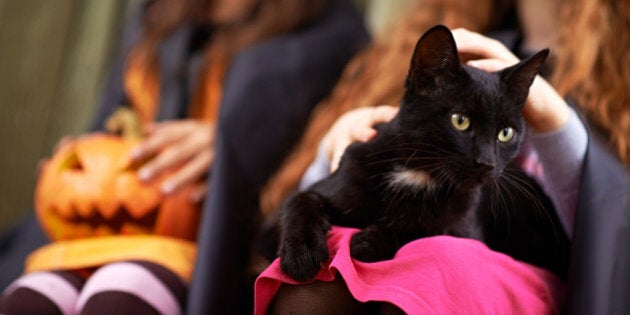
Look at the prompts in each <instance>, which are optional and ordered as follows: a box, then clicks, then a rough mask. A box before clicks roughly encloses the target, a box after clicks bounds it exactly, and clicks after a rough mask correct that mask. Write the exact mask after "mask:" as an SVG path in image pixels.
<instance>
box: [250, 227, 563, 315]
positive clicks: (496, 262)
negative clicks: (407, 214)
mask: <svg viewBox="0 0 630 315" xmlns="http://www.w3.org/2000/svg"><path fill="white" fill-rule="evenodd" d="M356 231H357V230H356V229H351V228H343V227H333V229H332V232H331V233H330V237H329V239H328V248H329V251H330V257H331V260H330V262H329V263H328V264H327V265H326V267H325V268H322V270H320V272H319V274H318V275H317V277H316V280H318V281H333V280H334V279H335V277H336V276H337V274H339V275H340V276H341V277H342V278H343V279H344V281H345V282H346V284H347V286H348V289H349V291H350V293H351V294H352V295H353V296H354V298H356V299H357V300H359V301H362V302H367V301H386V302H389V303H392V304H394V305H396V306H398V307H399V308H401V309H402V310H403V311H405V312H406V313H407V314H456V313H462V312H465V313H468V314H555V313H558V312H559V304H560V299H561V297H562V292H563V289H564V284H563V283H562V282H561V280H560V279H559V278H557V277H556V276H555V275H553V274H552V273H551V272H548V271H546V270H543V269H541V268H537V267H535V266H532V265H530V264H527V263H524V262H520V261H517V260H514V259H513V258H511V257H509V256H507V255H505V254H502V253H498V252H495V251H492V250H490V249H489V248H488V247H487V246H486V245H485V244H483V243H481V242H479V241H476V240H471V239H464V238H456V237H450V236H435V237H428V238H423V239H420V240H416V241H413V242H411V243H409V244H406V245H405V246H403V247H402V248H401V249H400V250H399V251H398V252H397V253H396V256H395V257H394V259H391V260H386V261H380V262H375V263H363V262H360V261H356V260H353V259H352V258H350V248H349V244H350V238H351V236H352V234H354V233H355V232H356ZM283 283H288V284H297V282H296V281H294V280H293V279H291V278H290V277H289V276H287V275H286V274H284V273H283V272H282V270H281V269H280V260H279V259H276V260H275V261H274V262H273V263H272V264H271V265H270V266H269V267H268V268H267V269H265V271H263V273H262V274H260V276H259V277H258V279H256V284H255V305H254V307H255V310H254V312H255V314H266V311H267V308H268V306H269V304H270V302H271V301H272V299H273V297H274V295H275V294H276V292H277V291H278V288H279V287H280V285H281V284H283Z"/></svg>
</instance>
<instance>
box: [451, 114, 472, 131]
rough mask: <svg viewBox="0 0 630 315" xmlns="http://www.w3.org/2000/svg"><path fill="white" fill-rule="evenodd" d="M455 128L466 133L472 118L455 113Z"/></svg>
mask: <svg viewBox="0 0 630 315" xmlns="http://www.w3.org/2000/svg"><path fill="white" fill-rule="evenodd" d="M451 123H452V124H453V127H455V129H457V130H459V131H465V130H466V129H468V127H470V118H469V117H468V116H466V115H464V114H460V113H454V114H453V115H451Z"/></svg>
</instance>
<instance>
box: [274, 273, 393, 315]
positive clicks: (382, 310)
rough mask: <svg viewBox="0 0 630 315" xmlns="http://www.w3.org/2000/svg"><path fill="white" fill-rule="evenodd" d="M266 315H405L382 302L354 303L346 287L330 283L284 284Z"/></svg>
mask: <svg viewBox="0 0 630 315" xmlns="http://www.w3.org/2000/svg"><path fill="white" fill-rule="evenodd" d="M268 313H269V314H331V315H333V314H392V315H393V314H404V312H403V311H402V310H401V309H399V308H398V307H396V306H394V305H393V304H390V303H385V302H367V303H362V302H359V301H357V300H356V299H354V297H352V295H351V294H350V291H348V288H347V286H346V283H345V282H344V281H343V279H341V277H337V279H336V280H335V281H333V282H321V281H316V282H314V283H311V284H302V285H290V284H283V285H282V286H281V287H280V289H279V290H278V293H277V294H276V297H275V298H274V300H273V301H272V302H271V305H270V306H269V312H268Z"/></svg>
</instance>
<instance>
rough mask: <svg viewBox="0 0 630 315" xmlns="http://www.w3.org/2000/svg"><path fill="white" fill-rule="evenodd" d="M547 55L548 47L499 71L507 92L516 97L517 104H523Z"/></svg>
mask: <svg viewBox="0 0 630 315" xmlns="http://www.w3.org/2000/svg"><path fill="white" fill-rule="evenodd" d="M548 55H549V49H543V50H541V51H539V52H538V53H536V54H535V55H533V56H531V57H529V58H527V59H525V60H522V61H521V62H519V63H517V64H515V65H513V66H511V67H508V68H505V69H503V70H501V71H500V72H499V73H500V75H501V80H502V81H503V83H504V84H505V86H506V87H507V90H508V93H510V94H511V95H512V96H513V97H514V98H515V99H516V102H517V104H519V105H523V104H525V101H526V100H527V95H528V94H529V87H530V86H531V85H532V83H533V82H534V78H536V75H537V74H538V72H539V70H540V66H541V65H542V64H543V62H544V61H545V59H547V56H548Z"/></svg>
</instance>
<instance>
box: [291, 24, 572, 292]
mask: <svg viewBox="0 0 630 315" xmlns="http://www.w3.org/2000/svg"><path fill="white" fill-rule="evenodd" d="M548 53H549V51H548V50H543V51H540V52H539V53H537V54H535V55H534V56H532V57H530V58H528V59H526V60H523V61H521V62H520V63H518V64H516V65H514V66H512V67H509V68H506V69H504V70H502V71H499V72H496V73H486V72H483V71H481V70H478V69H475V68H471V67H468V66H466V65H462V64H461V63H460V61H459V57H458V54H457V48H456V46H455V41H454V39H453V36H452V34H451V32H450V31H449V30H448V28H446V27H444V26H436V27H434V28H432V29H430V30H429V31H427V32H426V33H425V34H424V35H423V36H422V38H420V40H419V41H418V43H417V45H416V48H415V51H414V53H413V57H412V60H411V67H410V70H409V74H408V76H407V80H406V83H405V87H406V92H405V94H404V96H403V98H402V101H401V104H400V112H399V114H398V115H397V116H396V117H395V118H394V119H393V120H392V121H391V122H389V123H387V124H383V125H380V126H378V135H377V137H376V138H375V139H374V140H372V141H370V142H367V143H354V144H352V145H350V146H349V147H348V149H347V150H346V152H345V155H344V156H343V158H342V160H341V164H340V166H339V169H338V170H337V171H336V172H334V173H333V174H331V175H330V176H329V177H327V178H325V179H323V180H321V181H319V182H317V183H316V184H314V185H313V186H312V187H310V188H309V189H308V190H306V191H304V192H301V193H298V194H297V195H295V196H294V197H292V198H290V199H289V200H288V202H287V203H285V205H284V206H283V208H282V209H281V211H282V213H281V227H282V231H281V236H280V248H279V251H278V253H279V255H280V258H281V267H282V269H283V270H284V271H285V272H286V273H287V274H288V275H290V276H291V277H292V278H294V279H296V280H298V281H305V280H309V279H312V278H313V277H314V276H315V275H316V274H317V272H318V271H319V269H320V267H321V264H322V263H325V262H326V261H327V260H328V248H327V246H326V241H327V232H328V231H329V230H330V226H331V224H335V225H341V226H351V227H358V228H361V229H362V230H361V231H360V232H358V233H357V234H355V235H354V236H353V237H352V240H351V244H350V249H351V255H352V257H354V258H356V259H358V260H360V261H365V262H373V261H380V260H385V259H391V258H392V257H393V256H394V254H395V253H396V251H397V250H398V249H399V248H400V247H401V246H403V245H404V244H406V243H408V242H410V241H412V240H414V239H418V238H421V237H426V236H432V235H440V234H445V235H452V236H458V237H467V238H473V239H477V240H481V241H484V242H485V243H486V244H488V245H489V246H490V247H491V248H493V249H496V250H500V251H503V252H506V253H508V254H511V255H513V256H514V257H515V258H517V259H522V260H525V261H528V262H531V263H533V264H536V265H539V266H542V267H546V268H549V269H551V270H553V271H554V272H556V273H557V274H559V275H561V276H564V274H565V272H566V265H567V259H568V258H567V257H568V248H569V247H568V241H567V238H566V236H565V235H564V234H563V232H562V229H561V226H560V224H559V223H558V220H557V218H556V217H555V211H553V208H552V207H551V204H550V202H549V200H548V199H547V198H546V197H545V196H544V194H543V193H542V192H541V191H540V189H539V188H538V187H537V186H536V184H535V182H534V181H533V180H531V179H529V178H528V177H526V176H525V175H524V174H523V173H521V172H519V171H517V170H516V169H514V168H512V167H511V166H508V164H509V163H510V162H511V161H512V159H513V158H514V157H515V156H516V154H517V153H518V151H519V147H520V144H521V142H522V140H523V137H524V134H525V131H526V130H525V124H524V121H523V117H522V114H521V108H522V107H523V104H524V103H525V100H526V98H527V95H528V93H529V87H530V85H531V84H532V82H533V80H534V77H535V76H536V74H537V73H538V69H539V67H540V66H541V64H542V63H543V61H544V60H545V58H546V57H547V55H548ZM499 187H502V189H501V190H498V188H499Z"/></svg>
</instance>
